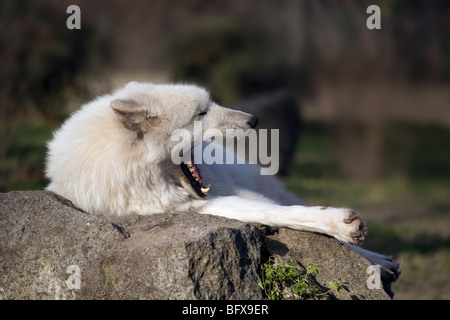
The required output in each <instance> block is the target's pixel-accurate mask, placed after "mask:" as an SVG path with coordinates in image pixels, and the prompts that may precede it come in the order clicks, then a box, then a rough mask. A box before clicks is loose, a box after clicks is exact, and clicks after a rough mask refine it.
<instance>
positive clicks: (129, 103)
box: [110, 99, 157, 134]
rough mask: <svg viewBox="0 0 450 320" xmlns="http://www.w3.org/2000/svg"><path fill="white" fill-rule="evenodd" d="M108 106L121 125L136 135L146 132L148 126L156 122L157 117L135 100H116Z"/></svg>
mask: <svg viewBox="0 0 450 320" xmlns="http://www.w3.org/2000/svg"><path fill="white" fill-rule="evenodd" d="M110 106H111V108H112V109H113V110H114V112H115V113H116V114H117V115H118V117H119V119H120V121H121V122H122V123H123V125H124V126H125V127H126V128H127V129H129V130H132V131H135V132H137V133H138V134H142V133H143V132H146V131H148V129H149V127H150V125H152V124H156V122H157V121H156V120H157V116H156V115H155V114H152V113H151V112H150V110H149V109H148V108H147V107H146V106H144V105H142V104H141V103H139V102H138V101H136V100H133V99H116V100H113V101H111V104H110Z"/></svg>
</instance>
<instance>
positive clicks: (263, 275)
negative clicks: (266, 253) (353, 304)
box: [258, 256, 342, 300]
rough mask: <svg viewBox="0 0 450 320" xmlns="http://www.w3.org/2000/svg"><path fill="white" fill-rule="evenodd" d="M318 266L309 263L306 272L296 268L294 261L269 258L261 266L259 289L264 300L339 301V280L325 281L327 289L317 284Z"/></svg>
mask: <svg viewBox="0 0 450 320" xmlns="http://www.w3.org/2000/svg"><path fill="white" fill-rule="evenodd" d="M319 268H320V265H319V264H316V263H312V262H311V261H309V262H308V263H307V264H306V270H305V271H302V270H300V268H299V267H297V265H296V263H295V261H294V259H291V260H290V261H289V262H285V261H283V260H282V259H281V257H279V256H277V257H273V256H271V257H270V258H269V260H268V261H267V262H266V263H265V264H264V265H262V266H261V272H260V279H261V281H260V282H259V283H258V285H259V287H260V288H261V290H262V291H263V295H264V297H265V299H266V300H281V299H283V298H284V297H285V296H287V297H289V296H292V295H293V296H294V297H296V299H298V298H300V299H304V300H306V299H308V300H318V299H323V300H325V299H336V298H337V299H339V290H341V288H342V284H341V282H340V281H339V280H334V281H331V280H330V281H327V284H328V286H329V289H326V288H323V287H321V286H319V285H318V284H317V281H316V275H317V274H319V272H320V269H319Z"/></svg>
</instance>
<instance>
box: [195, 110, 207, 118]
mask: <svg viewBox="0 0 450 320" xmlns="http://www.w3.org/2000/svg"><path fill="white" fill-rule="evenodd" d="M205 115H206V111H205V112H200V113H199V114H198V115H197V116H198V117H204V116H205Z"/></svg>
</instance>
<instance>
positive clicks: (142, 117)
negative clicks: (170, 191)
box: [110, 82, 258, 197]
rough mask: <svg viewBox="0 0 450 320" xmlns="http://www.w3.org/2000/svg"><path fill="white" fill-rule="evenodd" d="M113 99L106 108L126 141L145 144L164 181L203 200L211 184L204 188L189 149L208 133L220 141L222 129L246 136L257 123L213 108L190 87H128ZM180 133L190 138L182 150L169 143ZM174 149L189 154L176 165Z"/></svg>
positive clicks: (246, 116)
mask: <svg viewBox="0 0 450 320" xmlns="http://www.w3.org/2000/svg"><path fill="white" fill-rule="evenodd" d="M114 96H115V97H117V98H116V99H114V100H112V101H111V103H110V106H111V108H112V110H114V112H115V114H116V116H117V119H118V120H119V121H120V122H121V123H122V125H123V128H124V129H125V130H126V131H127V134H128V135H129V138H130V140H132V141H133V143H134V144H135V145H136V147H139V145H142V146H143V145H145V146H146V147H147V148H148V152H149V155H150V158H151V157H157V158H158V162H159V163H160V167H161V168H163V170H164V171H165V173H166V174H167V177H168V178H170V179H173V180H175V181H176V182H177V183H180V184H181V185H182V186H183V188H185V189H186V190H187V191H188V192H189V193H190V194H192V195H194V196H196V197H204V196H206V194H207V193H208V191H209V187H210V185H207V186H204V185H203V180H202V177H201V175H200V170H199V168H198V167H197V166H196V164H195V161H194V159H193V153H192V152H191V150H192V149H193V148H194V147H195V146H196V145H198V144H199V143H201V142H202V141H204V140H208V139H210V138H211V136H210V134H208V133H211V132H217V130H218V131H219V132H222V133H223V134H224V136H225V134H226V130H229V129H241V130H244V131H245V130H247V129H249V128H254V127H255V126H256V124H257V122H258V118H256V117H255V116H253V115H250V114H247V113H244V112H241V111H236V110H232V109H228V108H224V107H221V106H219V105H217V104H216V103H214V102H213V101H211V98H210V96H209V93H208V92H207V91H206V90H204V89H203V88H200V87H198V86H195V85H173V84H170V85H156V84H150V83H141V82H130V83H128V84H127V85H126V86H125V88H123V89H121V90H119V91H117V92H116V93H115V94H114ZM198 128H200V130H198ZM211 129H214V130H216V131H212V130H211ZM180 130H183V132H185V133H188V134H189V135H190V138H189V139H185V141H183V142H182V143H184V144H188V145H182V143H181V148H180V141H177V140H175V141H174V139H173V135H174V132H180ZM175 144H177V147H178V148H180V150H184V152H185V153H189V154H183V155H180V156H181V157H182V158H183V159H184V161H182V162H181V164H179V163H174V161H173V160H174V159H173V157H170V156H171V155H173V153H172V152H171V151H172V149H173V148H174V146H175ZM156 150H158V151H157V152H155V151H156ZM186 150H187V151H186ZM169 159H171V160H172V161H169Z"/></svg>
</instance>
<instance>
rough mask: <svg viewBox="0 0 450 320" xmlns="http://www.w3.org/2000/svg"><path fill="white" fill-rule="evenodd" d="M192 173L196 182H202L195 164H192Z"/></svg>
mask: <svg viewBox="0 0 450 320" xmlns="http://www.w3.org/2000/svg"><path fill="white" fill-rule="evenodd" d="M192 174H193V175H194V176H195V177H196V178H197V179H198V183H200V184H202V183H203V181H202V176H201V175H200V169H199V168H198V167H197V166H196V165H195V164H193V165H192Z"/></svg>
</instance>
